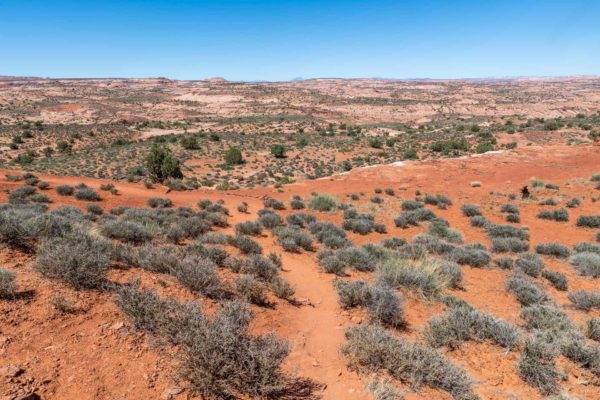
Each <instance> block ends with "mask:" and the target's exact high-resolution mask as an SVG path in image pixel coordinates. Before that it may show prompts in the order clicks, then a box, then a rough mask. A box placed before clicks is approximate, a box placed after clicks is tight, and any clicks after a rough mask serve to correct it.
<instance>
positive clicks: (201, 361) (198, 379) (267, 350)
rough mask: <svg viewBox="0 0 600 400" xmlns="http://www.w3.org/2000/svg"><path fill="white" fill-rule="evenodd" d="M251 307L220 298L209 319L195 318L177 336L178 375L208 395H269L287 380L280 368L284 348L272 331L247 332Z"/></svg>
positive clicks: (273, 395)
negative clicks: (180, 354) (222, 302)
mask: <svg viewBox="0 0 600 400" xmlns="http://www.w3.org/2000/svg"><path fill="white" fill-rule="evenodd" d="M251 318H252V314H251V312H250V311H249V310H248V309H247V308H246V307H245V306H244V305H243V304H241V303H239V302H230V303H226V304H225V305H224V306H223V307H222V308H221V310H220V311H219V312H218V313H217V315H216V316H215V317H214V318H213V319H212V320H208V319H206V318H201V319H200V318H196V319H195V320H192V321H193V322H192V323H191V324H190V325H191V326H190V328H189V329H184V330H183V332H184V333H182V335H181V338H180V341H181V343H182V347H183V357H182V358H183V363H182V366H181V371H180V373H181V375H182V377H183V378H184V379H185V380H187V381H188V382H189V383H190V384H191V386H192V388H193V389H194V390H196V391H198V392H200V393H201V394H203V395H204V396H208V397H214V398H232V397H240V394H245V397H250V398H271V397H277V395H278V394H280V393H283V392H284V391H285V389H286V388H287V387H288V385H289V384H290V382H289V380H288V379H286V378H285V377H284V376H283V375H282V374H281V371H280V365H281V363H282V362H283V360H284V359H285V357H286V356H287V354H288V353H289V346H288V345H287V343H286V342H284V341H283V340H281V339H278V338H277V337H275V336H274V335H272V334H271V335H266V336H262V337H252V336H249V335H248V333H247V331H248V325H249V323H250V320H251Z"/></svg>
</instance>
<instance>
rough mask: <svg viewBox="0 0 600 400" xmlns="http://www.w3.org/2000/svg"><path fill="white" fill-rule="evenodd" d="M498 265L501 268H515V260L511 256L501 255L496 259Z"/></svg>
mask: <svg viewBox="0 0 600 400" xmlns="http://www.w3.org/2000/svg"><path fill="white" fill-rule="evenodd" d="M494 263H495V264H496V267H498V268H500V269H513V268H514V266H515V261H514V260H513V259H512V258H510V257H501V258H497V259H495V260H494Z"/></svg>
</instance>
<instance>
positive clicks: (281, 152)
mask: <svg viewBox="0 0 600 400" xmlns="http://www.w3.org/2000/svg"><path fill="white" fill-rule="evenodd" d="M271 154H272V155H273V156H275V157H276V158H284V157H285V146H284V145H282V144H274V145H272V146H271Z"/></svg>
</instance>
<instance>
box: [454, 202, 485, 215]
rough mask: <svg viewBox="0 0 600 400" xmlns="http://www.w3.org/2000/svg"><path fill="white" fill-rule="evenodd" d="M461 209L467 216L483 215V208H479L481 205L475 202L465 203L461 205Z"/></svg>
mask: <svg viewBox="0 0 600 400" xmlns="http://www.w3.org/2000/svg"><path fill="white" fill-rule="evenodd" d="M460 210H461V211H462V213H463V215H464V216H465V217H474V216H476V215H483V214H482V213H481V210H480V209H479V206H477V205H475V204H463V205H462V206H461V207H460Z"/></svg>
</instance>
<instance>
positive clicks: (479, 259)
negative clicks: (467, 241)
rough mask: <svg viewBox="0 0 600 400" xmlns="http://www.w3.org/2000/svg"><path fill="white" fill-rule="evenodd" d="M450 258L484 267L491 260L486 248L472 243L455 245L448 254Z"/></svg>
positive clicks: (475, 266) (460, 262) (476, 266)
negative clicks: (460, 245)
mask: <svg viewBox="0 0 600 400" xmlns="http://www.w3.org/2000/svg"><path fill="white" fill-rule="evenodd" d="M449 258H450V260H452V261H454V262H457V263H459V264H463V265H470V266H471V267H474V268H484V267H486V266H488V265H489V263H490V262H491V261H492V256H491V255H490V253H488V252H487V251H486V250H484V249H481V248H478V247H476V246H472V245H466V246H463V247H457V248H455V249H453V250H452V252H451V253H450V254H449Z"/></svg>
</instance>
